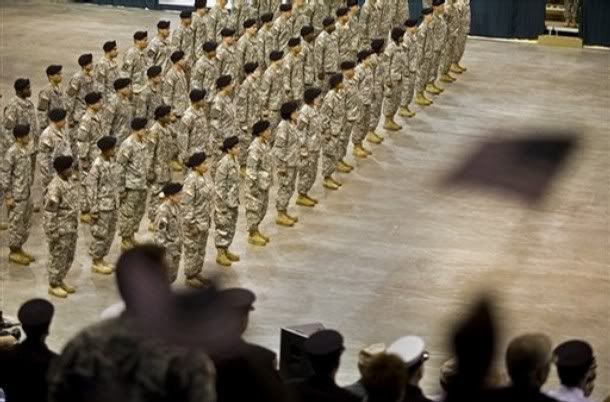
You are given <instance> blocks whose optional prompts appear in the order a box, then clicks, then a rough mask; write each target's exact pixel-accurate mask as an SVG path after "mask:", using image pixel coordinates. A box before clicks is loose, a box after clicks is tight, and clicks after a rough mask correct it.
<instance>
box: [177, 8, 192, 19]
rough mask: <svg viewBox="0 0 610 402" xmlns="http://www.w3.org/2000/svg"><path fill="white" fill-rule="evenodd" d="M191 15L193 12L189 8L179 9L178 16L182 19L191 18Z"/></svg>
mask: <svg viewBox="0 0 610 402" xmlns="http://www.w3.org/2000/svg"><path fill="white" fill-rule="evenodd" d="M192 15H193V12H192V11H191V10H183V11H180V18H181V19H183V20H185V19H188V18H191V16H192Z"/></svg>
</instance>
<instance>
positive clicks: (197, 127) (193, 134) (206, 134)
mask: <svg viewBox="0 0 610 402" xmlns="http://www.w3.org/2000/svg"><path fill="white" fill-rule="evenodd" d="M189 96H190V98H191V106H189V108H188V109H186V112H184V115H183V116H182V119H181V120H180V123H179V128H178V130H177V131H178V133H177V136H178V150H179V152H180V160H181V162H182V163H183V164H184V163H186V162H187V161H188V160H189V158H190V156H191V155H192V154H194V153H196V152H203V151H205V152H207V153H209V152H210V149H209V142H210V125H209V123H208V107H207V101H206V100H205V97H206V91H205V90H204V89H193V90H192V91H191V93H190V95H189Z"/></svg>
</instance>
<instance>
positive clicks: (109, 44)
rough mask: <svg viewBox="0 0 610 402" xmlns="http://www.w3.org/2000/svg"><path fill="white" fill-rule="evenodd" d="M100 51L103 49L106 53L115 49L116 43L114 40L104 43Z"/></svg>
mask: <svg viewBox="0 0 610 402" xmlns="http://www.w3.org/2000/svg"><path fill="white" fill-rule="evenodd" d="M102 49H104V52H106V53H108V52H110V51H111V50H114V49H116V41H115V40H109V41H108V42H104V45H102Z"/></svg>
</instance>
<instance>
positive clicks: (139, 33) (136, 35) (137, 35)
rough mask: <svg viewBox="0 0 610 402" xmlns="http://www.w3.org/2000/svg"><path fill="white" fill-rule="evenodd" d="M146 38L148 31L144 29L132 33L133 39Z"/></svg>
mask: <svg viewBox="0 0 610 402" xmlns="http://www.w3.org/2000/svg"><path fill="white" fill-rule="evenodd" d="M146 38H148V32H146V31H136V33H134V34H133V40H144V39H146Z"/></svg>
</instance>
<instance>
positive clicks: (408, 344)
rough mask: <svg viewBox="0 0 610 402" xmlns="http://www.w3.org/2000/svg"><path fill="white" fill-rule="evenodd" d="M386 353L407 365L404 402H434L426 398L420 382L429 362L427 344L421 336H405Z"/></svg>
mask: <svg viewBox="0 0 610 402" xmlns="http://www.w3.org/2000/svg"><path fill="white" fill-rule="evenodd" d="M386 353H388V354H392V355H396V356H398V357H400V359H401V360H402V361H403V362H404V364H405V372H406V385H405V392H404V398H403V399H402V400H403V401H404V402H432V401H431V400H430V399H428V398H426V396H425V395H424V393H423V391H422V389H421V388H420V386H419V382H420V381H421V379H422V378H423V377H424V365H425V363H426V361H427V360H428V358H429V356H428V352H427V351H426V344H425V343H424V340H423V339H421V338H420V337H419V336H413V335H409V336H403V337H402V338H399V339H397V340H396V341H395V342H394V343H392V344H391V345H390V346H389V347H388V349H387V351H386Z"/></svg>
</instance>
